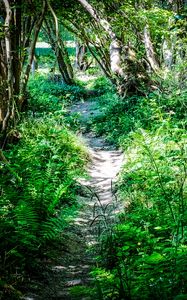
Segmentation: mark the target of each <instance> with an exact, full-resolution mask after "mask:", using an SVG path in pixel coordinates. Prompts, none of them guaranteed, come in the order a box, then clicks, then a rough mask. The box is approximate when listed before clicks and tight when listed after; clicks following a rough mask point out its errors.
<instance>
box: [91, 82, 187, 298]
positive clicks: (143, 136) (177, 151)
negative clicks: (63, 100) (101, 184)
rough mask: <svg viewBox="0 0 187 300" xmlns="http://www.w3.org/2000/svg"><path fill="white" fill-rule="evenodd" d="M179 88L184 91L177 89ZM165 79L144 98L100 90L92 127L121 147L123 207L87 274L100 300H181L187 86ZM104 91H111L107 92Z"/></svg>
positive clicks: (186, 247)
mask: <svg viewBox="0 0 187 300" xmlns="http://www.w3.org/2000/svg"><path fill="white" fill-rule="evenodd" d="M181 87H182V88H181ZM181 87H180V85H179V81H175V82H174V80H171V78H168V79H167V80H166V81H165V83H164V85H163V86H162V89H163V92H161V91H159V90H156V91H155V92H154V93H152V94H149V95H148V96H147V97H138V98H137V97H130V98H126V99H120V98H119V97H116V96H114V95H112V94H105V95H103V96H102V97H101V99H100V105H102V106H103V111H104V113H103V115H102V116H99V118H100V124H99V122H98V121H99V118H96V120H95V121H93V124H92V126H93V128H94V129H95V130H96V132H98V133H100V134H107V138H108V139H109V140H110V141H114V142H116V143H118V144H120V145H121V147H122V148H123V149H124V150H125V160H124V166H123V168H122V170H121V174H120V178H119V183H118V193H119V195H120V198H121V199H122V201H123V203H124V212H121V214H120V215H119V216H118V219H117V218H116V220H118V221H116V222H117V223H116V225H114V226H112V227H111V232H110V233H109V234H106V233H105V234H103V238H102V247H101V249H102V250H101V253H100V255H101V256H100V257H98V268H96V269H95V270H94V271H93V272H92V275H93V277H94V278H95V282H96V284H97V287H98V299H133V300H134V299H135V300H136V299H137V300H138V299H145V300H146V299H180V297H181V298H182V299H185V297H186V293H187V291H186V286H187V277H186V270H187V269H186V266H187V259H186V257H187V230H186V228H187V223H186V220H187V215H186V209H187V172H186V157H187V147H186V141H187V135H186V99H187V97H186V89H185V88H184V87H185V86H184V84H183V85H181ZM109 95H110V96H109Z"/></svg>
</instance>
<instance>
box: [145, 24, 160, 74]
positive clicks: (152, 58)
mask: <svg viewBox="0 0 187 300" xmlns="http://www.w3.org/2000/svg"><path fill="white" fill-rule="evenodd" d="M144 45H145V51H146V56H147V60H148V62H149V64H150V66H151V68H152V70H153V71H154V72H158V70H159V63H158V61H157V59H156V55H155V51H154V47H153V43H152V41H151V35H150V31H149V27H148V25H146V26H145V27H144Z"/></svg>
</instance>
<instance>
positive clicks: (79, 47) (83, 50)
mask: <svg viewBox="0 0 187 300" xmlns="http://www.w3.org/2000/svg"><path fill="white" fill-rule="evenodd" d="M91 63H92V62H89V61H88V47H87V45H85V44H83V43H80V42H78V41H77V42H76V56H75V66H76V68H77V69H78V70H80V71H86V70H87V69H88V68H89V66H90V65H91Z"/></svg>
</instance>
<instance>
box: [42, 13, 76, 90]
mask: <svg viewBox="0 0 187 300" xmlns="http://www.w3.org/2000/svg"><path fill="white" fill-rule="evenodd" d="M45 31H46V33H47V37H48V40H49V43H50V45H51V48H52V49H53V51H54V52H55V55H56V59H57V62H58V67H59V71H60V73H61V75H62V78H63V81H64V83H66V84H69V85H71V84H73V82H74V81H73V77H74V76H73V68H72V66H71V62H70V59H69V55H68V53H67V50H66V48H65V46H64V43H63V41H62V40H61V38H60V37H59V36H58V39H56V35H55V28H54V23H53V22H50V20H48V19H45Z"/></svg>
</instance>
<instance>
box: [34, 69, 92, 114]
mask: <svg viewBox="0 0 187 300" xmlns="http://www.w3.org/2000/svg"><path fill="white" fill-rule="evenodd" d="M29 96H30V97H29V99H28V102H29V108H30V109H31V110H32V111H36V112H37V113H39V112H44V111H45V112H55V111H59V110H62V112H61V113H63V110H65V109H64V107H65V106H67V104H70V103H71V102H73V101H77V100H80V99H83V98H86V97H87V94H86V91H85V89H84V88H83V87H81V86H80V85H71V86H70V85H66V84H63V83H62V82H54V81H53V75H52V74H51V75H50V76H49V77H48V80H47V77H46V75H37V76H35V77H34V78H31V80H30V82H29Z"/></svg>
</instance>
